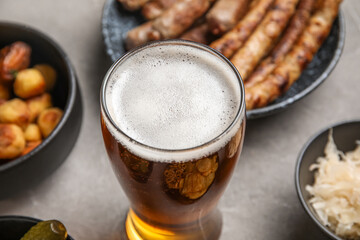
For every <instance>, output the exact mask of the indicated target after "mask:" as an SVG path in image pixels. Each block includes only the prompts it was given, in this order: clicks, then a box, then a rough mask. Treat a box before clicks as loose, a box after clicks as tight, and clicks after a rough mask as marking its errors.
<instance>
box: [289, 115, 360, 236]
mask: <svg viewBox="0 0 360 240" xmlns="http://www.w3.org/2000/svg"><path fill="white" fill-rule="evenodd" d="M331 128H332V129H333V138H334V141H335V144H336V146H337V148H338V149H339V150H341V151H343V152H347V151H351V150H354V149H355V147H356V143H355V141H356V140H359V139H360V120H355V121H348V122H342V123H338V124H335V125H332V126H329V127H328V128H326V129H324V130H322V131H320V132H319V133H317V134H315V135H314V136H313V137H312V138H311V139H310V140H309V141H308V142H307V143H306V144H305V146H304V147H303V149H302V150H301V152H300V155H299V157H298V159H297V164H296V170H295V185H296V190H297V194H298V197H299V199H300V202H301V204H302V206H303V207H304V209H305V211H306V213H307V214H308V215H309V216H310V218H311V219H312V220H313V221H314V222H315V223H316V225H317V226H318V227H319V228H320V229H321V230H323V231H324V232H325V233H326V234H327V235H328V236H329V237H331V238H332V239H336V240H341V239H342V238H340V237H339V236H337V235H336V234H334V233H333V232H332V231H331V230H330V229H329V228H327V227H326V226H324V225H323V224H322V223H321V222H320V220H319V218H318V216H317V214H316V213H315V211H314V209H313V207H312V206H311V205H310V204H309V199H310V197H311V196H310V194H309V193H308V192H307V191H306V190H305V187H306V185H312V184H313V183H314V172H310V170H309V167H310V165H311V164H313V163H315V162H316V159H317V158H318V157H319V156H324V148H325V145H326V143H327V141H328V134H329V130H330V129H331Z"/></svg>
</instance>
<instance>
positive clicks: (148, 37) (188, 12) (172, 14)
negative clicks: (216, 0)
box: [126, 0, 210, 49]
mask: <svg viewBox="0 0 360 240" xmlns="http://www.w3.org/2000/svg"><path fill="white" fill-rule="evenodd" d="M209 7H210V2H209V0H179V1H177V2H176V3H174V4H173V5H172V6H171V7H170V8H169V9H167V10H166V11H165V12H164V13H163V14H161V16H159V17H157V18H156V19H154V20H152V21H149V22H146V23H144V24H142V25H140V26H138V27H136V28H134V29H132V30H131V31H129V32H128V35H127V38H126V46H127V48H128V49H130V48H132V47H135V46H138V45H141V44H143V43H146V42H149V41H152V40H160V39H170V38H176V37H178V36H180V35H181V34H182V33H184V32H185V31H186V30H187V29H188V28H189V27H190V26H191V25H192V24H193V23H194V22H195V20H196V19H198V18H199V17H200V16H202V15H203V14H204V13H205V12H206V11H207V10H208V8H209Z"/></svg>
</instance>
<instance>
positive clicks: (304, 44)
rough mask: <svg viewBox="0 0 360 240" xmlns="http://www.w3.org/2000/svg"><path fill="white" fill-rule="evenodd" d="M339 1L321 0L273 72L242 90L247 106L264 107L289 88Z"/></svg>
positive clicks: (322, 35)
mask: <svg viewBox="0 0 360 240" xmlns="http://www.w3.org/2000/svg"><path fill="white" fill-rule="evenodd" d="M340 3H341V0H324V2H323V6H322V8H319V9H318V10H316V12H315V13H314V15H313V16H312V17H311V18H310V21H309V24H308V25H307V27H306V28H305V30H304V32H303V33H302V34H301V36H300V38H299V39H298V41H297V42H296V44H295V45H294V47H293V48H292V50H291V51H290V52H289V53H288V54H287V55H286V57H285V58H284V60H283V61H281V63H280V64H279V65H278V66H277V67H276V68H275V70H274V71H273V73H272V74H271V75H269V76H268V77H267V78H266V79H265V80H264V81H263V82H260V83H258V84H256V85H254V86H252V87H250V88H248V89H247V90H246V91H245V99H246V107H247V109H253V108H258V107H263V106H266V105H267V104H269V103H270V102H272V101H273V100H275V99H276V98H277V97H279V96H280V95H281V94H283V93H284V92H285V91H286V90H287V89H289V87H290V86H291V85H292V84H293V83H294V82H295V81H296V80H297V79H298V78H299V76H300V74H301V72H302V71H303V70H304V69H305V67H306V66H307V64H308V63H310V62H311V60H312V58H313V57H314V55H315V53H316V52H317V51H318V50H319V48H320V46H321V44H322V43H323V42H324V40H325V39H326V37H327V36H328V35H329V33H330V30H331V27H332V24H333V22H334V20H335V18H336V16H337V14H338V11H339V5H340Z"/></svg>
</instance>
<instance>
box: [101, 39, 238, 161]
mask: <svg viewBox="0 0 360 240" xmlns="http://www.w3.org/2000/svg"><path fill="white" fill-rule="evenodd" d="M105 92H106V97H105V101H106V105H107V108H108V112H109V114H110V117H111V119H112V120H113V122H114V123H115V124H116V125H117V127H118V128H119V129H121V131H122V132H123V133H125V134H126V135H127V136H129V137H130V138H132V139H134V140H135V141H137V142H139V143H142V144H144V145H147V146H150V147H153V148H159V149H166V150H180V149H188V148H194V147H197V146H200V145H202V144H205V143H207V142H209V141H211V140H212V139H214V138H216V137H217V136H219V135H220V134H221V133H223V132H224V131H225V130H226V129H227V128H228V127H229V126H230V124H231V123H232V122H233V121H234V119H235V117H236V114H237V112H238V109H239V108H240V99H241V91H240V88H239V83H238V79H237V77H236V74H235V73H234V71H233V70H232V69H231V67H230V66H229V65H228V64H227V63H226V62H225V61H223V60H222V59H220V58H218V57H214V55H213V54H212V53H210V52H207V51H204V50H201V49H197V48H193V47H190V46H184V45H182V46H175V45H165V46H164V45H163V46H153V47H151V48H147V49H144V50H143V51H140V52H137V53H135V54H133V55H132V56H131V57H129V58H127V59H126V61H123V62H121V63H120V64H119V65H118V66H117V67H116V68H115V70H114V72H113V73H112V74H111V76H110V79H109V81H108V83H107V85H106V89H105ZM109 130H110V131H111V128H109ZM111 133H112V134H113V135H114V137H115V138H116V139H118V140H119V141H120V142H121V143H122V144H123V145H125V146H127V147H128V149H129V150H130V151H132V150H134V149H133V148H132V147H131V146H128V145H131V144H127V142H126V141H125V142H124V141H122V140H121V139H122V136H120V135H121V134H119V133H118V132H117V131H116V130H115V129H113V131H111ZM232 135H233V134H232ZM230 137H231V136H230ZM228 140H229V138H228V139H225V140H224V143H223V144H222V145H224V144H226V142H227V141H228ZM212 150H213V149H212ZM216 150H217V149H216ZM216 150H215V151H216ZM134 153H135V152H134ZM135 154H139V155H144V153H143V152H142V153H139V152H136V153H135ZM197 157H198V156H197ZM168 160H171V159H168Z"/></svg>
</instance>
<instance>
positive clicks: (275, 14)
mask: <svg viewBox="0 0 360 240" xmlns="http://www.w3.org/2000/svg"><path fill="white" fill-rule="evenodd" d="M298 1H299V0H276V1H275V4H274V6H273V7H272V8H271V9H270V11H269V12H268V13H267V14H266V16H265V18H264V20H263V21H262V22H261V23H260V25H259V26H258V27H257V28H256V30H255V31H254V32H253V34H252V35H251V36H250V37H249V39H248V40H247V41H246V43H245V44H244V45H243V46H242V47H241V48H240V49H239V50H238V51H237V52H236V53H235V54H234V56H233V57H232V58H231V59H230V60H231V62H232V63H233V64H234V65H235V67H236V68H237V69H238V71H239V72H240V75H241V77H242V79H243V80H244V82H245V81H246V79H247V77H248V76H249V75H250V74H251V72H252V71H253V70H254V68H255V67H256V66H257V64H258V63H259V61H260V60H261V58H263V57H264V56H265V55H266V54H268V52H269V50H270V49H271V47H273V45H274V44H275V42H276V40H277V39H278V38H279V36H280V35H281V33H282V32H283V30H284V28H285V27H286V25H287V23H288V21H289V19H290V17H291V16H292V15H293V14H294V12H295V9H296V5H297V3H298Z"/></svg>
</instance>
